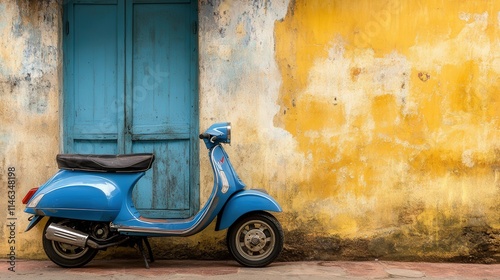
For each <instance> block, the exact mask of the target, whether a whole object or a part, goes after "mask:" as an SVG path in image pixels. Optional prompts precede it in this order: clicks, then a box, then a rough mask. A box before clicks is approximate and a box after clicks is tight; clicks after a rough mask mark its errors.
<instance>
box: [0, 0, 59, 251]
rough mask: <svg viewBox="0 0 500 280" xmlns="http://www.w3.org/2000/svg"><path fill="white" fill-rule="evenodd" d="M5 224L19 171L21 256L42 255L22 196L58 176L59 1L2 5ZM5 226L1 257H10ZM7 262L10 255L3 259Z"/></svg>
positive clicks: (0, 135)
mask: <svg viewBox="0 0 500 280" xmlns="http://www.w3.org/2000/svg"><path fill="white" fill-rule="evenodd" d="M0 13H1V14H2V17H1V18H0V38H2V40H1V41H0V124H1V125H0V152H1V155H2V160H1V161H0V168H1V171H0V184H1V186H2V187H1V188H0V198H1V199H0V208H1V209H3V211H1V214H0V224H4V223H5V222H6V221H7V218H9V217H12V216H10V215H9V212H8V211H6V210H7V200H8V199H7V170H8V168H9V167H14V168H15V169H16V178H17V183H16V215H15V217H16V218H17V220H16V221H15V222H16V244H15V246H16V253H17V254H18V257H23V256H27V255H33V254H35V255H40V251H41V244H40V232H38V231H32V232H29V233H23V231H24V229H25V228H26V225H27V223H28V221H27V216H26V215H25V214H24V213H23V212H22V210H23V205H22V203H21V200H22V198H23V197H22V196H23V195H24V194H25V193H26V192H27V191H28V190H29V189H30V188H32V187H37V186H39V185H40V184H42V183H43V182H44V181H45V180H47V178H49V177H50V176H51V174H53V173H54V172H55V171H56V167H55V164H54V155H55V154H57V153H58V151H59V148H58V147H59V134H60V130H59V94H60V88H61V81H62V79H61V78H62V77H61V65H60V61H61V59H60V58H61V52H60V49H61V48H60V40H59V32H57V30H58V29H59V27H60V18H61V8H60V5H59V4H57V2H55V1H2V3H1V4H0ZM9 234H10V233H9V232H8V229H7V228H6V227H4V226H2V228H1V230H0V236H1V239H2V240H3V242H0V251H1V252H9V250H7V248H9V247H10V246H11V245H13V244H9V243H8V242H7V236H9ZM4 257H5V255H4Z"/></svg>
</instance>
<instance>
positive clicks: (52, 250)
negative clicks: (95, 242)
mask: <svg viewBox="0 0 500 280" xmlns="http://www.w3.org/2000/svg"><path fill="white" fill-rule="evenodd" d="M51 223H57V224H60V225H65V226H67V227H71V228H74V229H78V230H80V231H85V230H86V227H85V226H84V224H83V223H85V222H82V221H75V220H59V219H55V218H50V219H49V220H48V221H47V224H46V225H45V228H44V230H43V233H42V244H43V250H44V251H45V254H47V257H49V259H50V260H51V261H53V262H54V263H55V264H57V265H59V266H61V267H67V268H73V267H81V266H84V265H86V264H87V263H88V262H90V261H91V260H92V259H93V258H94V257H95V255H96V254H97V252H98V250H96V249H93V248H90V247H85V248H81V247H77V246H73V245H69V244H66V243H62V242H58V241H52V240H49V239H47V238H46V237H45V232H46V231H47V227H48V226H49V225H50V224H51Z"/></svg>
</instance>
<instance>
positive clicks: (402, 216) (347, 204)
mask: <svg viewBox="0 0 500 280" xmlns="http://www.w3.org/2000/svg"><path fill="white" fill-rule="evenodd" d="M57 2H58V1H29V0H25V1H14V0H10V1H2V2H0V14H2V18H1V19H0V35H1V40H0V121H1V125H0V152H1V154H2V157H1V160H0V168H1V170H0V174H1V175H0V176H1V177H0V184H1V186H2V187H0V208H2V209H6V207H7V205H6V202H7V199H6V197H7V193H6V189H5V187H4V186H7V178H6V170H7V169H8V167H9V166H15V167H16V170H17V174H16V175H17V178H18V182H17V186H18V189H17V204H16V213H17V214H16V215H17V218H18V225H19V226H18V227H17V229H16V238H17V241H18V242H19V246H20V247H18V248H17V253H18V255H19V257H36V258H41V257H44V254H43V252H42V249H41V242H40V234H41V232H40V230H39V229H37V230H33V231H30V232H29V233H23V230H24V228H25V226H26V223H27V222H26V220H25V218H26V217H27V216H26V215H25V214H24V213H23V212H22V208H23V206H22V205H21V203H20V199H21V198H22V195H24V193H25V192H26V191H27V190H28V189H30V188H31V187H34V186H38V185H39V184H41V183H43V182H44V181H45V180H46V179H47V178H49V177H50V176H51V175H52V174H53V172H54V171H55V169H56V166H55V162H54V155H55V154H57V152H59V145H60V137H59V136H60V133H61V131H60V127H59V122H60V116H61V114H60V111H59V107H60V105H59V104H60V99H61V98H62V97H61V96H62V95H61V88H62V86H61V85H62V80H63V77H62V67H61V57H62V52H61V38H60V34H61V30H62V29H61V23H60V21H61V13H62V7H61V5H60V4H58V3H57ZM199 44H200V46H199V50H200V56H199V58H200V68H199V71H200V80H199V85H200V128H201V129H204V128H206V127H207V126H209V125H210V124H211V123H213V122H216V121H231V122H232V123H233V144H232V145H231V146H229V147H228V148H227V150H228V153H229V155H230V156H231V161H232V162H233V164H234V165H235V167H236V169H237V171H238V172H239V175H240V177H241V178H242V179H243V180H244V181H245V182H246V183H247V184H248V186H249V187H254V188H265V189H267V190H268V191H269V192H270V193H271V194H272V195H273V196H275V197H276V198H277V200H278V201H279V202H280V203H281V205H282V206H283V209H284V213H282V214H279V215H278V218H279V219H280V221H281V222H282V223H283V226H284V229H285V237H286V241H285V251H284V254H283V259H285V260H290V259H304V258H306V259H311V258H320V259H341V258H342V259H352V258H356V259H370V258H386V259H407V260H422V259H425V260H442V259H446V260H466V261H484V262H491V261H499V260H500V137H499V136H500V95H498V94H497V92H498V91H499V90H500V80H499V79H500V78H499V75H498V74H499V72H500V56H499V55H498V54H499V53H500V2H498V1H494V0H484V1H479V0H476V1H465V3H459V2H457V1H451V0H446V1H445V0H442V1H430V0H420V1H397V0H388V1H382V0H370V1H369V0H363V1H347V0H344V1H340V0H332V1H320V0H316V1H314V0H295V1H290V3H289V2H288V0H283V1H274V0H273V1H265V0H259V1H244V0H240V1H236V0H219V1H205V0H200V2H199ZM200 151H201V154H200V158H201V161H200V162H201V186H202V188H201V197H202V203H203V202H204V201H205V200H206V198H207V197H208V195H209V193H210V187H211V184H212V183H211V180H212V174H211V169H210V167H209V165H208V161H207V159H206V152H205V149H204V147H202V146H201V149H200ZM7 218H8V213H7V212H5V213H4V214H3V215H0V224H4V223H5V222H6V221H7ZM212 229H213V226H212V227H211V228H209V229H208V230H207V231H205V232H203V233H202V234H201V235H198V236H195V237H193V238H178V239H154V240H153V246H154V247H155V249H156V250H155V254H156V255H157V256H158V257H169V258H172V257H174V258H175V257H200V258H210V257H217V258H218V257H223V256H227V253H226V249H225V247H224V233H214V232H213V231H212ZM8 235H9V233H8V232H7V229H6V228H4V227H2V229H1V230H0V240H4V241H0V252H6V251H7V250H8V244H7V241H6V240H7V237H8ZM112 252H113V251H112ZM126 252H129V254H130V255H135V253H136V252H135V251H133V250H132V251H131V250H127V251H126ZM123 253H124V252H122V251H121V252H120V253H119V255H120V256H122V254H123ZM108 256H109V254H108ZM112 256H113V253H111V257H112Z"/></svg>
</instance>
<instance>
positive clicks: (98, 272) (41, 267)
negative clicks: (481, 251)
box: [0, 259, 500, 280]
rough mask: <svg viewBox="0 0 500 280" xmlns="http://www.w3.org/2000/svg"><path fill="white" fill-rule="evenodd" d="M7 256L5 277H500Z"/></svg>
mask: <svg viewBox="0 0 500 280" xmlns="http://www.w3.org/2000/svg"><path fill="white" fill-rule="evenodd" d="M9 267H10V265H9V263H8V262H7V261H6V260H2V261H1V263H0V279H33V280H45V279H50V280H58V279H65V280H66V279H71V280H76V279H125V280H127V279H130V280H132V279H138V278H145V279H195V280H196V279H205V280H210V279H238V280H239V279H243V280H245V279H257V280H266V279H270V280H279V279H287V280H288V279H307V280H314V279H389V278H391V279H409V278H417V279H419V278H421V279H499V280H500V264H493V265H480V264H450V263H407V262H386V261H373V262H337V261H334V262H282V263H273V264H271V265H270V266H269V267H265V268H258V269H251V268H245V267H241V266H239V265H238V264H237V263H236V262H232V261H190V260H181V261H167V260H160V261H156V262H154V263H152V264H151V268H150V269H145V268H144V266H143V263H142V262H141V261H140V260H139V259H130V260H95V261H92V262H90V263H89V264H88V265H86V266H85V267H83V268H77V269H64V268H60V267H58V266H56V265H55V264H53V263H52V262H50V261H23V260H17V261H16V267H15V270H16V271H15V272H11V271H9V269H8V268H9Z"/></svg>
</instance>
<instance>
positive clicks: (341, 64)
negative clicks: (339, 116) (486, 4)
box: [299, 41, 412, 137]
mask: <svg viewBox="0 0 500 280" xmlns="http://www.w3.org/2000/svg"><path fill="white" fill-rule="evenodd" d="M345 52H346V50H345V48H344V45H343V43H342V42H339V41H336V42H332V47H331V48H330V50H329V55H328V57H327V58H326V59H322V60H318V61H316V62H315V64H314V66H313V67H312V69H311V71H310V74H309V84H308V86H307V88H306V89H305V90H304V92H303V93H302V94H301V96H300V97H299V98H300V99H305V100H303V101H304V102H307V100H308V99H311V100H312V99H314V100H318V99H321V100H324V101H325V102H334V101H335V102H338V104H339V105H342V106H343V109H344V115H345V118H346V124H345V126H344V128H343V129H351V128H352V125H351V124H352V122H353V121H355V120H356V119H357V117H358V116H360V115H366V112H369V111H371V107H372V104H371V100H372V99H373V97H375V96H380V95H393V96H395V98H396V102H397V104H398V105H399V106H400V108H401V111H402V112H403V113H410V111H411V110H412V109H411V100H409V98H408V88H409V83H410V73H411V65H410V63H409V62H408V60H407V59H406V57H404V56H403V55H401V54H398V53H396V52H393V53H391V54H389V55H387V56H385V57H383V58H377V57H375V56H374V53H373V51H372V50H365V51H363V52H360V53H357V54H356V55H355V56H353V57H351V56H349V55H346V53H345ZM301 101H302V100H301ZM396 121H397V120H396ZM367 125H369V126H370V123H367ZM366 129H368V130H370V129H371V127H366ZM339 132H340V133H345V132H346V131H344V132H342V130H339V128H338V127H332V128H331V130H329V131H323V134H322V135H321V137H328V136H331V134H335V133H339Z"/></svg>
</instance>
